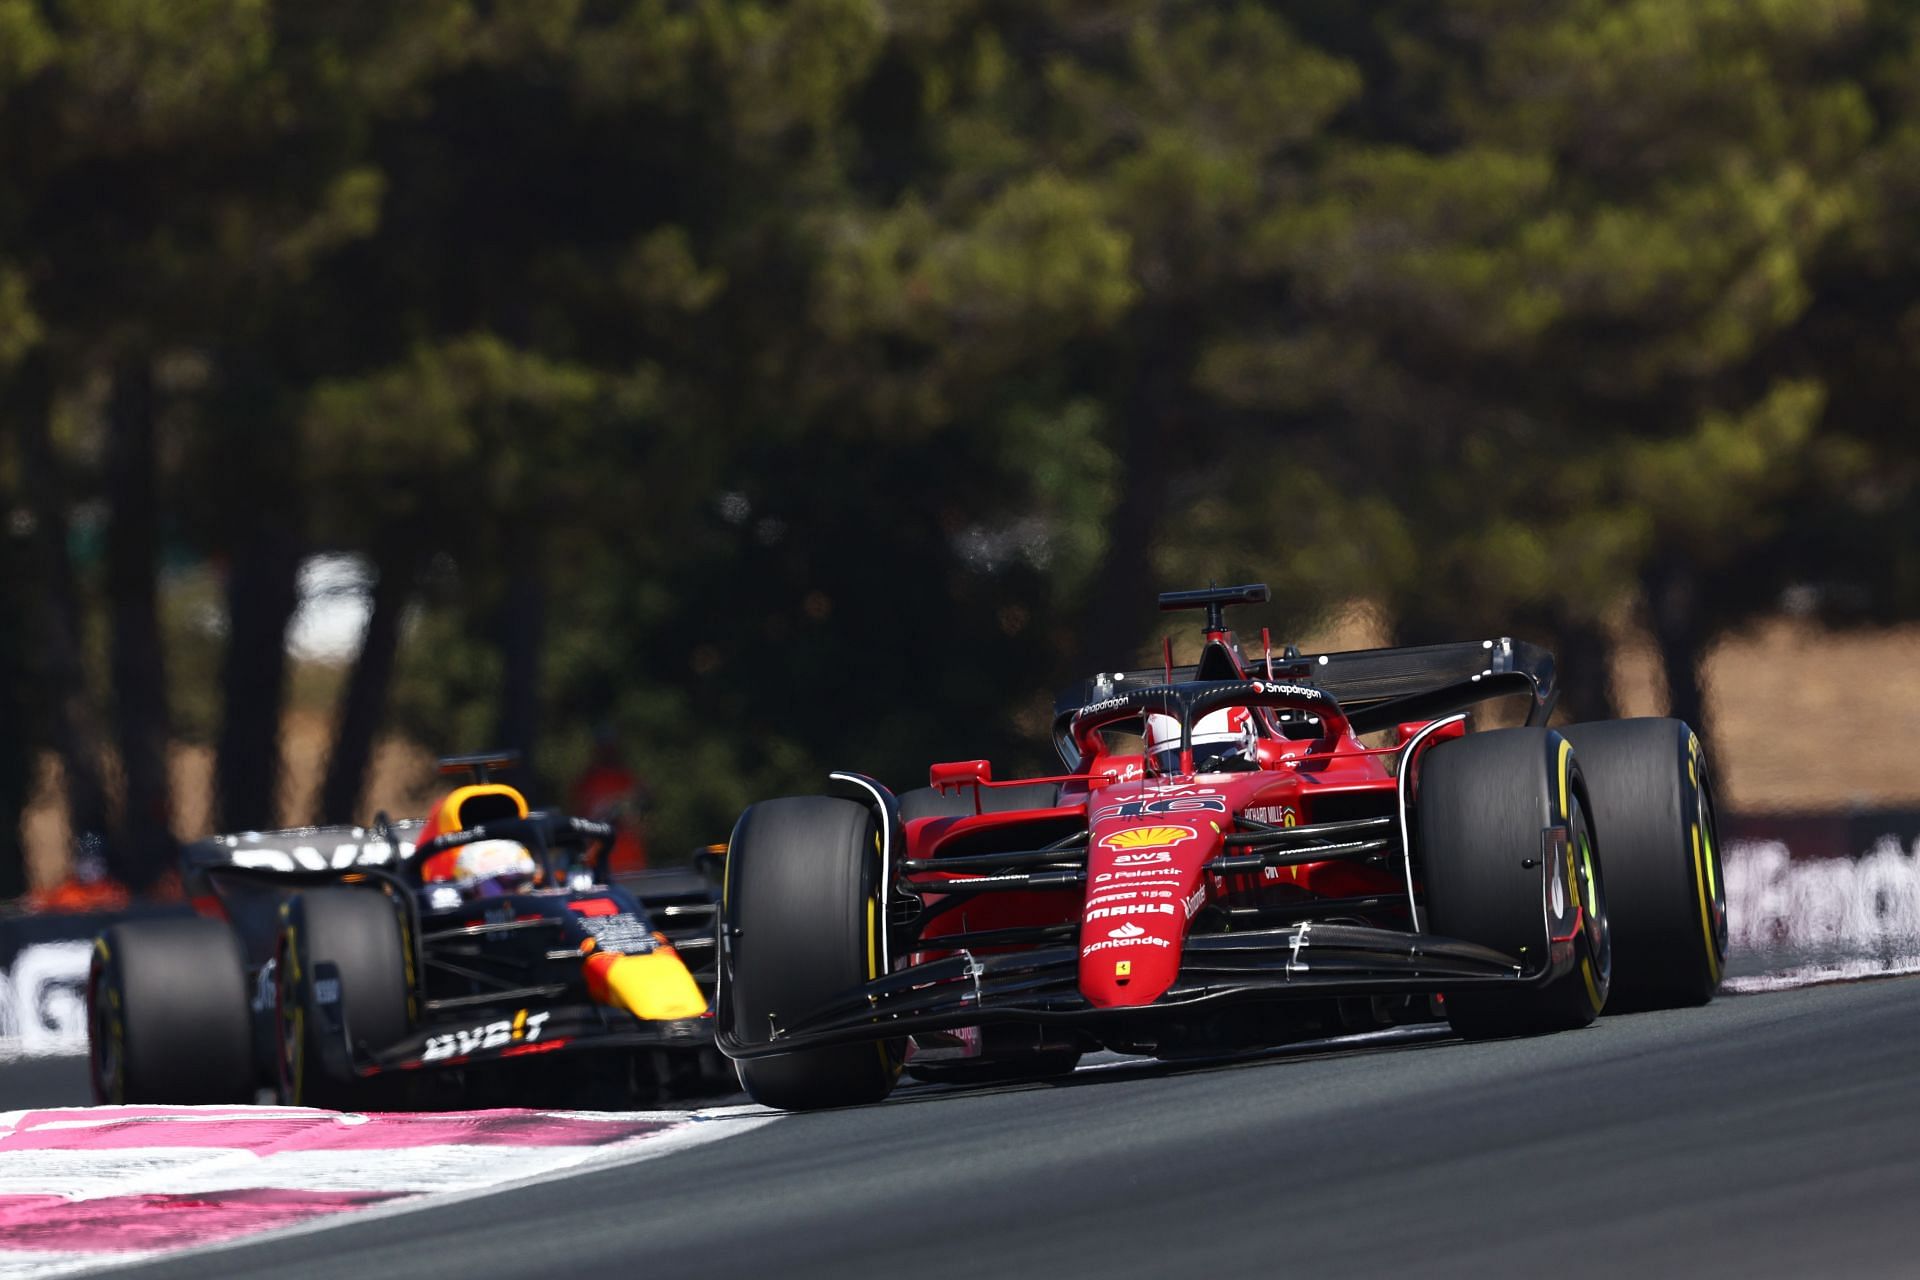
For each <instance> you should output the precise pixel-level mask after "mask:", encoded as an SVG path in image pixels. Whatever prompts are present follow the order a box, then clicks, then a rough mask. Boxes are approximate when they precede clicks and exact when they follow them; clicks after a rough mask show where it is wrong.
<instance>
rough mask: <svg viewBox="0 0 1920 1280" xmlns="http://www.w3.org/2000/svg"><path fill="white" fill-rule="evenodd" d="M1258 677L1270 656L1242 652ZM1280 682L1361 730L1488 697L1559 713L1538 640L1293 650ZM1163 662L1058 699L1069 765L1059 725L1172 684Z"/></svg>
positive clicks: (1535, 717)
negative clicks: (1092, 708)
mask: <svg viewBox="0 0 1920 1280" xmlns="http://www.w3.org/2000/svg"><path fill="white" fill-rule="evenodd" d="M1236 652H1237V654H1238V657H1239V659H1240V664H1241V666H1242V667H1244V668H1245V670H1246V673H1247V675H1248V676H1249V677H1251V678H1253V679H1260V678H1261V677H1263V676H1264V675H1265V674H1266V663H1265V660H1264V658H1261V657H1255V656H1253V655H1250V654H1248V653H1247V652H1246V650H1245V649H1238V648H1237V649H1236ZM1273 675H1274V677H1275V678H1277V679H1281V680H1290V681H1293V682H1295V683H1299V684H1307V685H1312V686H1314V687H1316V688H1318V689H1320V690H1321V691H1323V692H1325V693H1329V694H1331V695H1333V698H1334V700H1335V701H1337V702H1338V703H1339V704H1340V706H1341V708H1342V709H1343V710H1345V711H1346V713H1347V718H1348V719H1349V720H1351V721H1352V722H1353V731H1354V732H1355V733H1372V732H1375V731H1376V730H1380V729H1389V728H1392V727H1393V726H1394V725H1396V724H1402V723H1404V722H1406V721H1408V720H1431V719H1434V718H1436V717H1439V716H1444V715H1450V714H1452V713H1453V712H1455V711H1459V710H1462V709H1464V708H1466V707H1470V706H1472V705H1474V704H1476V703H1479V702H1485V701H1486V700H1488V699H1489V698H1498V697H1504V696H1510V695H1524V696H1525V697H1526V698H1527V699H1528V707H1527V723H1528V724H1531V725H1540V724H1545V723H1546V722H1547V717H1548V716H1550V715H1552V714H1553V704H1554V700H1555V699H1556V698H1557V697H1558V696H1559V688H1558V686H1557V685H1556V684H1555V680H1554V661H1553V655H1552V654H1551V653H1549V652H1547V651H1546V650H1545V649H1542V648H1541V647H1540V646H1538V645H1533V644H1528V643H1527V642H1525V641H1524V640H1513V639H1510V638H1508V637H1505V636H1502V637H1501V638H1500V639H1497V640H1469V641H1461V642H1458V643H1454V644H1423V645H1411V646H1408V647H1406V648H1402V649H1352V650H1348V651H1346V652H1344V653H1319V654H1293V653H1289V654H1288V655H1287V656H1286V657H1284V658H1278V657H1276V658H1275V659H1274V660H1273ZM1168 676H1169V672H1168V671H1167V670H1166V669H1165V668H1164V667H1152V668H1149V669H1147V670H1144V671H1114V672H1102V673H1101V674H1100V675H1097V676H1095V677H1093V678H1092V679H1091V680H1082V681H1080V682H1079V683H1078V684H1076V685H1074V686H1073V687H1071V688H1069V689H1068V690H1066V691H1065V692H1064V693H1062V694H1061V695H1060V697H1059V698H1057V699H1055V701H1054V745H1055V746H1056V747H1057V748H1059V750H1060V754H1061V757H1062V758H1063V759H1065V760H1066V761H1067V762H1068V764H1069V765H1072V764H1073V763H1074V761H1075V759H1076V758H1077V753H1076V752H1075V751H1074V749H1073V745H1072V742H1071V739H1070V738H1066V739H1063V738H1062V736H1061V733H1062V730H1061V726H1062V725H1063V724H1064V723H1066V722H1067V721H1069V720H1071V718H1072V716H1073V713H1074V712H1075V711H1078V710H1079V709H1080V708H1081V707H1084V706H1088V705H1090V704H1092V703H1095V702H1099V701H1101V700H1102V699H1104V698H1111V697H1113V696H1114V695H1116V694H1120V693H1130V692H1132V691H1134V690H1136V689H1145V688H1151V687H1153V686H1156V685H1161V684H1165V683H1167V682H1168ZM1171 676H1172V681H1173V683H1176V684H1178V683H1180V682H1181V681H1185V680H1194V679H1197V678H1198V669H1197V668H1196V667H1193V666H1181V667H1174V668H1173V670H1172V672H1171Z"/></svg>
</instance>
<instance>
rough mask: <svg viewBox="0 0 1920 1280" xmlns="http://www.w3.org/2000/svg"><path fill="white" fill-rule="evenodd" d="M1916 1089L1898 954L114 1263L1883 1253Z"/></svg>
mask: <svg viewBox="0 0 1920 1280" xmlns="http://www.w3.org/2000/svg"><path fill="white" fill-rule="evenodd" d="M12 1076H13V1069H9V1071H8V1079H9V1082H11V1080H12ZM1917 1086H1920V979H1913V978H1903V979H1888V980H1883V981H1877V982H1864V983H1857V984H1852V985H1843V986H1828V987H1818V988H1811V989H1803V990H1796V991H1786V992H1779V993H1773V994H1768V995H1755V996H1740V997H1729V998H1723V999H1721V1000H1719V1001H1718V1002H1716V1003H1715V1004H1713V1005H1712V1006H1710V1007H1708V1008H1705V1009H1699V1010H1690V1011H1686V1012H1678V1013H1665V1014H1646V1015H1640V1016H1637V1017H1624V1018H1611V1019H1604V1020H1603V1021H1602V1022H1600V1023H1599V1024H1597V1025H1596V1026H1595V1027H1593V1028H1591V1029H1589V1030H1586V1031H1581V1032H1575V1033H1570V1034H1565V1035H1560V1036H1553V1037H1548V1038H1544V1039H1539V1040H1530V1041H1505V1042H1498V1043H1489V1044H1463V1043H1461V1042H1458V1041H1455V1040H1451V1039H1446V1038H1443V1037H1439V1036H1427V1037H1424V1038H1423V1037H1422V1036H1421V1035H1419V1034H1417V1033H1416V1034H1402V1035H1400V1037H1399V1038H1398V1039H1397V1040H1393V1041H1390V1042H1376V1043H1371V1044H1365V1045H1352V1044H1348V1045H1344V1046H1340V1047H1335V1048H1322V1049H1316V1050H1308V1051H1296V1052H1288V1053H1279V1054H1272V1055H1268V1056H1265V1057H1262V1058H1259V1059H1257V1060H1252V1061H1245V1060H1243V1061H1239V1062H1235V1063H1230V1064H1213V1065H1207V1066H1188V1067H1182V1068H1177V1069H1174V1068H1168V1067H1162V1066H1133V1065H1125V1066H1112V1067H1107V1068H1104V1069H1091V1070H1089V1069H1083V1070H1082V1071H1081V1072H1079V1073H1078V1074H1077V1075H1075V1076H1074V1077H1073V1078H1072V1079H1071V1080H1069V1081H1066V1082H1063V1083H1060V1084H1057V1085H1047V1086H1016V1087H1004V1088H996V1089H975V1090H960V1089H951V1088H946V1087H926V1086H919V1087H910V1088H903V1089H902V1090H901V1091H900V1092H898V1093H897V1094H895V1096H894V1097H893V1098H892V1099H891V1100H889V1101H888V1102H886V1103H884V1104H882V1105H879V1106H875V1107H866V1108H860V1109H854V1110H845V1111H836V1112H826V1113H818V1114H813V1115H803V1116H793V1117H788V1118H784V1119H781V1120H779V1121H777V1122H776V1123H774V1124H771V1125H765V1126H762V1127H760V1128H757V1129H754V1130H752V1131H750V1132H744V1133H742V1134H741V1135H740V1136H739V1137H737V1138H730V1139H727V1140H725V1141H722V1142H716V1143H712V1144H709V1145H706V1146H702V1147H699V1148H696V1149H693V1150H689V1151H683V1152H679V1153H676V1154H672V1155H668V1156H665V1157H662V1158H660V1159H656V1160H651V1161H647V1162H644V1163H640V1164H635V1165H629V1166H624V1167H620V1168H614V1169H608V1170H602V1171H599V1172H595V1173H589V1174H584V1175H581V1176H578V1177H575V1178H571V1179H568V1180H565V1181H560V1182H553V1183H547V1184H542V1185H537V1186H533V1187H527V1188H523V1189H520V1190H517V1191H511V1192H507V1193H505V1194H504V1195H503V1196H495V1197H488V1198H482V1199H478V1200H471V1201H466V1202H463V1203H455V1204H449V1205H446V1206H443V1207H440V1208H433V1209H427V1210H423V1211H421V1212H418V1213H412V1214H404V1215H399V1216H395V1217H390V1218H383V1219H379V1220H374V1221H368V1222H363V1223H358V1224H356V1223H353V1222H352V1221H351V1220H347V1221H346V1222H345V1223H344V1224H343V1225H341V1226H339V1227H336V1228H331V1229H328V1230H324V1231H318V1232H313V1233H311V1234H306V1235H300V1236H295V1237H291V1238H286V1239H281V1240H266V1241H263V1242H260V1243H257V1244H252V1245H247V1246H243V1247H240V1248H236V1249H232V1250H227V1251H222V1252H219V1253H216V1254H213V1255H210V1256H209V1255H202V1256H198V1257H184V1258H180V1259H176V1260H170V1261H161V1262H157V1263H153V1264H148V1265H144V1266H138V1267H133V1268H129V1269H126V1270H124V1271H119V1272H115V1273H114V1274H116V1275H120V1274H124V1275H127V1276H128V1277H130V1280H164V1278H167V1277H176V1276H177V1277H183V1278H184V1277H196V1278H198V1277H204V1276H207V1275H221V1276H240V1277H255V1276H258V1277H263V1278H264V1277H272V1278H273V1280H301V1278H303V1277H335V1276H359V1277H365V1276H386V1275H407V1276H410V1277H461V1278H462V1280H470V1278H471V1277H476V1276H501V1277H518V1276H527V1277H541V1278H542V1280H547V1278H550V1277H552V1276H553V1275H555V1274H565V1275H572V1276H598V1275H628V1276H643V1275H652V1276H682V1275H694V1274H698V1275H704V1276H735V1275H739V1276H747V1275H752V1276H764V1275H769V1274H772V1275H779V1276H781V1277H783V1280H785V1278H788V1277H812V1276H821V1277H827V1276H831V1277H843V1276H851V1275H862V1276H876V1275H909V1274H910V1275H913V1276H915V1277H926V1276H931V1277H947V1276H952V1277H962V1276H964V1277H968V1278H969V1280H977V1278H978V1277H981V1276H989V1277H1008V1276H1031V1275H1048V1276H1101V1277H1136V1276H1137V1277H1161V1276H1175V1275H1207V1276H1209V1277H1211V1276H1237V1275H1253V1276H1275V1275H1291V1274H1299V1275H1312V1276H1316V1277H1320V1276H1371V1275H1387V1274H1393V1275H1396V1276H1404V1275H1409V1274H1411V1275H1422V1276H1467V1275H1474V1276H1481V1275H1491V1276H1508V1275H1522V1274H1527V1275H1543V1276H1554V1277H1567V1276H1610V1277H1620V1276H1626V1277H1634V1278H1635V1280H1638V1277H1643V1276H1667V1275H1685V1276H1688V1277H1714V1276H1742V1277H1756V1276H1789V1275H1791V1276H1795V1277H1804V1276H1808V1275H1816V1276H1827V1275H1849V1276H1854V1275H1864V1276H1871V1275H1902V1276H1907V1275H1914V1274H1920V1230H1916V1228H1915V1226H1914V1216H1913V1209H1914V1198H1915V1193H1916V1191H1917V1190H1920V1087H1917ZM70 1100H71V1099H70Z"/></svg>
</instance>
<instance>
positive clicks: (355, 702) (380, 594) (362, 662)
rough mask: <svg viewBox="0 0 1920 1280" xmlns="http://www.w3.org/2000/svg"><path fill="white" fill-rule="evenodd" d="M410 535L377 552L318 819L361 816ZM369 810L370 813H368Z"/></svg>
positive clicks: (403, 598)
mask: <svg viewBox="0 0 1920 1280" xmlns="http://www.w3.org/2000/svg"><path fill="white" fill-rule="evenodd" d="M409 544H410V540H408V539H404V538H403V539H396V545H395V546H393V547H389V548H387V549H386V550H385V551H383V552H381V553H378V554H377V555H376V557H375V561H374V572H375V573H376V574H377V575H378V576H377V577H376V578H375V579H374V584H373V608H372V610H371V611H370V612H369V613H368V615H367V634H366V637H365V638H364V639H363V640H362V641H361V642H360V654H359V656H358V657H356V658H355V659H354V662H353V673H352V674H351V675H349V676H348V677H347V688H346V692H345V693H344V694H343V695H342V696H341V700H340V719H339V727H338V728H337V729H336V730H335V732H334V736H333V751H332V753H331V754H330V755H329V756H328V759H327V777H326V781H325V782H324V783H323V784H322V785H321V788H320V820H321V821H322V822H354V821H358V820H359V819H360V817H361V814H360V812H359V809H360V795H361V792H362V791H363V790H364V789H365V787H366V780H367V765H368V763H369V762H370V761H371V760H372V758H373V739H374V735H375V734H376V733H378V732H379V731H380V724H381V721H383V720H384V719H385V718H386V711H387V693H388V690H389V689H390V688H391V687H392V684H393V668H394V661H395V659H396V658H397V657H398V655H399V652H400V623H401V621H402V620H403V619H404V617H405V616H406V611H407V601H408V599H409V597H411V596H412V594H413V578H414V559H413V553H412V550H411V548H410V545H409ZM368 816H371V815H368Z"/></svg>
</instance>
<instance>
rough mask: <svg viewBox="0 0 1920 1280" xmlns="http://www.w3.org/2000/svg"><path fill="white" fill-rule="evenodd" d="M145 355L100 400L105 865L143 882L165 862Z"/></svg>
mask: <svg viewBox="0 0 1920 1280" xmlns="http://www.w3.org/2000/svg"><path fill="white" fill-rule="evenodd" d="M154 417H155V405H154V386H153V362H152V360H151V358H150V357H149V356H148V355H147V353H146V352H144V351H139V350H136V351H135V352H133V353H131V354H129V355H128V356H126V357H124V358H122V359H121V361H120V362H119V363H118V365H117V366H116V367H115V370H114V378H113V396H112V400H111V402H110V404H109V405H108V409H107V418H108V445H107V501H108V508H109V511H110V522H109V524H108V529H107V553H106V556H107V598H108V601H109V604H110V612H111V618H112V642H111V646H112V668H113V692H114V717H115V725H114V738H115V740H116V742H117V744H118V746H119V748H120V763H121V768H122V770H123V771H124V774H125V777H126V798H125V806H124V808H123V810H122V812H121V822H120V828H121V837H120V839H119V840H118V841H117V842H116V845H115V848H114V850H113V858H112V860H111V861H112V862H113V863H114V864H115V865H114V870H115V872H116V874H118V875H119V876H120V878H121V879H122V880H123V881H125V882H126V883H127V885H128V886H130V887H132V888H134V889H145V888H147V887H149V886H150V885H152V884H153V882H154V881H156V880H158V879H159V878H160V877H161V876H162V875H164V874H166V872H167V871H168V870H169V869H170V868H171V867H172V865H173V857H174V841H173V833H172V831H171V829H170V813H171V807H172V806H171V795H170V794H169V789H168V785H167V738H168V716H167V683H166V663H165V658H164V655H163V654H162V652H161V645H160V613H159V600H158V589H157V584H156V581H155V577H156V563H157V560H158V556H159V540H160V512H159V499H158V494H157V492H156V489H157V481H158V477H157V467H158V463H157V450H156V444H155V438H154V437H155V422H154Z"/></svg>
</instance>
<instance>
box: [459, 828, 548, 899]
mask: <svg viewBox="0 0 1920 1280" xmlns="http://www.w3.org/2000/svg"><path fill="white" fill-rule="evenodd" d="M539 870H540V867H539V864H537V863H536V862H534V860H533V854H532V853H531V852H529V851H528V849H527V847H526V846H525V845H523V844H521V843H520V842H519V841H517V840H476V841H474V842H473V843H472V844H469V845H462V846H461V847H460V850H459V856H458V857H457V858H455V859H454V863H453V879H454V880H455V881H457V882H458V883H459V884H460V885H462V886H463V887H465V886H471V887H474V888H477V889H478V891H479V893H480V894H481V896H483V897H488V896H498V895H500V894H503V893H513V892H515V891H516V890H519V889H522V888H525V887H526V886H527V885H529V884H531V883H532V882H533V880H534V878H535V876H536V875H537V874H538V873H539Z"/></svg>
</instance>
